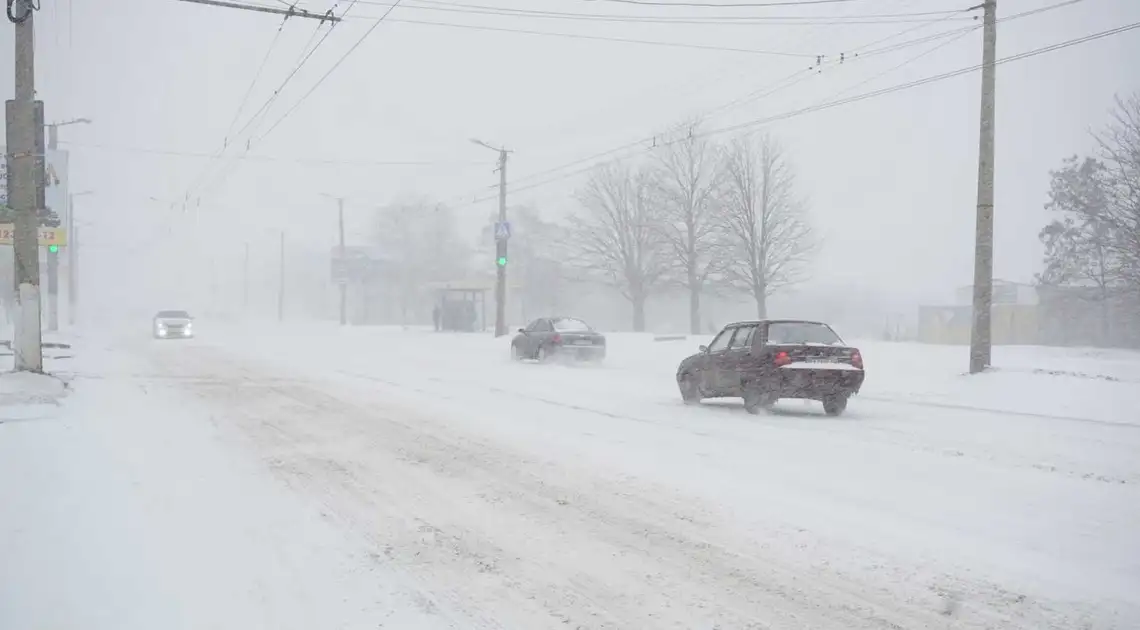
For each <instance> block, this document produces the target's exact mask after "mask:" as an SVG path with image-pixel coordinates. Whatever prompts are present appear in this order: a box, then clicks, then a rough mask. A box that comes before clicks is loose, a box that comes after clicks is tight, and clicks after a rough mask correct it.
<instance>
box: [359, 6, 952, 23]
mask: <svg viewBox="0 0 1140 630" xmlns="http://www.w3.org/2000/svg"><path fill="white" fill-rule="evenodd" d="M360 4H365V5H373V6H389V5H390V4H391V3H390V2H383V1H381V0H360ZM403 8H405V9H408V10H416V11H439V12H446V13H463V14H471V15H501V16H510V17H528V18H542V19H562V20H579V21H600V22H629V23H647V24H707V25H728V26H736V25H745V26H758V25H773V26H776V25H780V26H789V25H804V26H808V25H821V24H822V25H826V24H835V25H839V24H844V25H845V24H893V23H902V22H912V21H916V20H915V19H914V18H924V17H929V16H932V15H946V14H951V15H953V14H957V13H960V11H957V10H944V11H917V12H910V13H885V14H864V15H850V16H848V15H839V16H820V15H814V16H808V15H780V16H746V15H712V16H709V15H702V16H659V15H633V14H613V13H578V12H567V11H547V10H536V9H515V8H508V7H497V6H489V5H480V4H465V3H459V2H436V1H434V0H415V2H414V4H405V5H403ZM958 19H961V18H958Z"/></svg>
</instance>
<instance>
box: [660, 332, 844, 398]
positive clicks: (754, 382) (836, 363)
mask: <svg viewBox="0 0 1140 630" xmlns="http://www.w3.org/2000/svg"><path fill="white" fill-rule="evenodd" d="M863 376H864V372H863V356H862V355H861V354H860V353H859V350H858V348H853V347H851V346H848V345H847V344H845V343H844V342H843V340H842V339H840V337H839V335H838V334H836V333H835V331H834V330H832V329H831V327H830V326H828V325H827V324H824V323H822V322H812V321H802V320H763V321H751V322H738V323H735V324H729V325H728V326H726V327H725V328H724V330H722V331H720V334H718V335H717V336H716V337H715V338H714V339H713V340H712V343H710V344H709V345H708V346H701V351H700V352H699V353H698V354H694V355H693V356H691V357H688V358H687V359H685V360H684V361H681V365H680V367H678V368H677V385H678V386H679V387H680V389H681V397H682V398H683V399H684V401H685V402H686V403H688V404H696V403H698V402H700V401H701V399H702V398H730V397H741V398H743V399H744V407H745V409H747V410H748V411H749V413H759V412H760V410H761V409H765V408H768V407H771V406H772V405H774V404H776V401H777V400H779V399H781V398H805V399H808V400H818V401H821V402H823V408H824V411H826V412H827V414H828V415H830V416H837V415H839V414H841V413H843V411H844V410H845V409H846V408H847V399H848V398H850V397H851V396H853V395H855V394H857V393H858V392H859V389H860V388H861V387H862V386H863Z"/></svg>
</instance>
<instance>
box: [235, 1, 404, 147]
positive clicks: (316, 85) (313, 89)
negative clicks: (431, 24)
mask: <svg viewBox="0 0 1140 630" xmlns="http://www.w3.org/2000/svg"><path fill="white" fill-rule="evenodd" d="M399 5H400V0H396V2H395V3H394V4H392V6H391V7H389V8H388V10H387V11H385V12H384V15H382V16H380V19H378V20H376V22H374V23H373V24H372V26H370V27H369V28H368V30H367V31H365V32H364V34H363V35H361V36H360V39H358V40H356V43H355V44H353V45H352V47H351V48H349V49H348V50H347V51H346V52H345V53H344V54H343V55H341V57H340V59H337V61H336V63H334V64H333V65H332V67H331V68H329V69H328V72H325V73H324V74H323V75H321V78H320V79H318V80H317V82H316V83H314V84H313V86H312V87H311V88H309V91H307V92H305V93H304V94H303V95H302V96H301V98H300V99H298V100H297V102H296V103H294V104H293V106H292V107H290V108H289V109H288V110H286V112H285V113H284V114H283V115H282V116H281V118H278V119H277V122H275V123H273V126H271V127H270V128H269V129H268V130H267V131H266V132H265V133H263V134H261V135H260V136H258V137H257V140H258V141H261V140H263V139H264V138H265V136H268V135H269V134H270V133H272V132H273V130H274V129H276V128H277V127H278V125H280V124H281V123H282V122H284V121H285V119H286V118H288V117H289V115H290V114H292V113H293V112H294V111H296V109H297V108H298V107H300V106H301V104H302V103H304V102H305V99H307V98H309V96H310V95H311V94H312V93H313V92H316V91H317V88H319V87H320V86H321V84H322V83H324V82H325V79H328V78H329V76H330V75H331V74H332V73H333V72H335V71H336V69H337V68H339V67H340V64H342V63H344V60H345V59H348V57H349V56H350V55H352V53H353V52H355V51H356V49H357V48H359V47H360V45H361V44H363V43H364V40H366V39H368V36H369V35H371V34H372V32H373V31H375V30H376V29H377V28H378V27H379V26H380V25H381V24H382V23H383V22H384V20H385V18H387V17H388V15H390V14H391V13H392V11H395V10H396V7H398V6H399ZM350 8H351V7H350Z"/></svg>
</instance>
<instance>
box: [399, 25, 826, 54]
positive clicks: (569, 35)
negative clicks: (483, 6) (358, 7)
mask: <svg viewBox="0 0 1140 630" xmlns="http://www.w3.org/2000/svg"><path fill="white" fill-rule="evenodd" d="M389 22H399V23H402V24H421V25H426V26H445V27H450V28H459V29H466V30H472V31H489V32H496V33H521V34H524V35H542V36H546V37H564V38H567V39H584V40H593V41H602V42H617V43H622V44H641V45H645V46H665V47H669V48H688V49H692V50H709V51H716V52H735V53H744V54H750V55H767V56H770V57H800V58H805V59H806V58H811V57H815V55H814V54H811V53H806V52H790V51H779V50H759V49H755V48H733V47H730V46H714V45H711V44H689V43H685V42H666V41H658V40H647V39H631V38H627V37H608V36H605V35H584V34H581V33H558V32H553V31H536V30H531V29H522V28H506V27H501V26H479V25H475V24H455V23H452V22H434V21H430V20H410V19H406V18H396V19H391V20H389Z"/></svg>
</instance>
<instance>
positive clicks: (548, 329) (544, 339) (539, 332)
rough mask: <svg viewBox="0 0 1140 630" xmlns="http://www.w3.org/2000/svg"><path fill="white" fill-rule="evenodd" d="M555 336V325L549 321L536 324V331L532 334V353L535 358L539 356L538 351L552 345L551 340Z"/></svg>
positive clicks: (541, 320) (536, 322) (543, 320)
mask: <svg viewBox="0 0 1140 630" xmlns="http://www.w3.org/2000/svg"><path fill="white" fill-rule="evenodd" d="M553 335H554V325H553V324H552V323H551V322H550V320H549V319H540V320H537V321H535V323H534V331H533V332H531V333H530V343H531V346H530V353H531V355H533V356H537V355H538V349H539V348H541V347H542V346H545V345H547V344H548V343H550V338H551V337H552V336H553Z"/></svg>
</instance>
